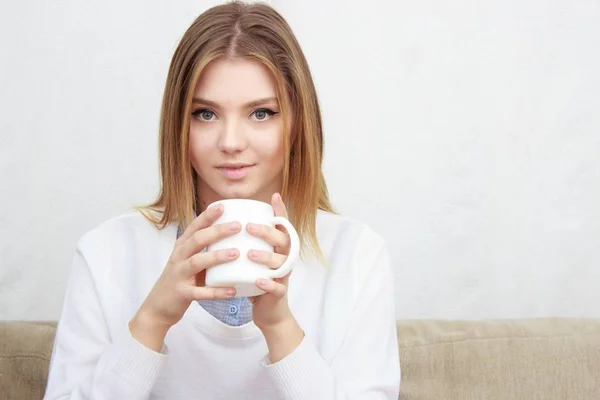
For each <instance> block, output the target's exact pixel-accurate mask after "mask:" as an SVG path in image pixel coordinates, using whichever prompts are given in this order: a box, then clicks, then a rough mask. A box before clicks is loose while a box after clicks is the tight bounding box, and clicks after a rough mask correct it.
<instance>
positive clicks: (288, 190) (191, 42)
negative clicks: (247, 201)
mask: <svg viewBox="0 0 600 400" xmlns="http://www.w3.org/2000/svg"><path fill="white" fill-rule="evenodd" d="M220 57H239V58H248V59H252V60H256V61H259V62H261V63H262V64H264V65H265V66H266V67H267V68H268V69H269V71H270V72H271V74H272V76H273V78H274V80H275V83H276V87H277V97H278V100H279V105H280V107H281V113H282V116H283V121H286V120H288V118H286V116H291V117H292V118H291V120H292V129H291V131H290V130H289V129H288V126H287V125H288V124H284V133H283V134H284V149H285V150H284V154H285V161H284V170H283V182H282V192H281V196H282V198H283V200H284V202H285V203H286V205H287V209H288V214H289V219H290V222H291V223H292V224H293V225H294V227H295V228H296V230H297V231H298V235H299V237H300V241H301V245H302V246H301V248H302V254H305V250H306V249H307V248H309V249H310V250H311V251H312V252H313V253H314V254H315V255H317V256H318V257H319V258H321V259H323V254H322V252H321V249H320V247H319V244H318V241H317V235H316V216H317V210H318V209H321V210H324V211H329V212H334V210H333V208H332V206H331V203H330V201H329V197H328V193H327V186H326V184H325V179H324V177H323V172H322V169H321V162H322V156H323V129H322V123H321V111H320V108H319V104H318V101H317V94H316V90H315V87H314V83H313V80H312V76H311V74H310V70H309V67H308V64H307V62H306V59H305V57H304V54H303V53H302V50H301V49H300V45H299V44H298V42H297V40H296V38H295V36H294V34H293V33H292V30H291V28H290V27H289V25H288V24H287V22H286V21H285V20H284V18H283V17H282V16H281V15H280V14H279V13H278V12H277V11H275V10H274V9H273V8H271V7H270V6H268V5H265V4H261V3H253V4H245V3H242V2H239V1H234V2H231V3H227V4H223V5H219V6H216V7H213V8H211V9H209V10H207V11H206V12H204V13H203V14H201V15H200V16H199V17H198V18H197V19H196V20H195V21H194V22H193V23H192V25H191V26H190V27H189V28H188V29H187V31H186V32H185V34H184V35H183V37H182V39H181V41H180V42H179V45H178V46H177V49H176V50H175V54H174V55H173V58H172V60H171V65H170V67H169V72H168V75H167V80H166V84H165V90H164V95H163V102H162V110H161V116H160V137H159V148H160V174H161V187H160V192H159V194H158V197H157V198H156V200H155V201H154V202H153V203H152V204H150V205H147V206H144V207H138V208H137V209H138V210H139V211H140V212H141V213H142V214H143V215H144V216H145V217H146V218H147V219H148V220H149V221H150V222H152V223H153V224H154V225H156V226H157V228H158V229H164V228H165V227H166V226H167V225H168V224H169V223H171V222H173V221H176V222H178V223H179V224H180V226H182V227H186V226H188V224H189V223H190V222H191V221H192V219H193V216H194V214H196V215H198V214H199V213H200V211H201V210H199V209H198V208H199V202H198V201H197V199H196V195H197V190H196V189H197V186H196V185H197V176H196V173H195V171H194V169H193V166H192V164H191V162H190V157H189V148H188V147H189V123H190V114H191V104H192V97H193V91H194V88H195V86H196V83H197V81H198V79H199V77H200V74H201V73H202V71H203V70H204V68H205V67H206V66H207V65H208V64H209V63H210V62H211V61H213V60H215V59H217V58H220ZM285 99H288V100H289V104H291V109H290V110H288V109H287V108H288V107H287V104H288V103H287V102H286V101H285Z"/></svg>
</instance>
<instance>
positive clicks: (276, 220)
mask: <svg viewBox="0 0 600 400" xmlns="http://www.w3.org/2000/svg"><path fill="white" fill-rule="evenodd" d="M271 224H272V225H274V226H275V225H283V227H284V228H285V229H286V230H287V232H288V235H289V236H290V254H289V255H288V257H287V259H286V260H285V262H284V263H283V265H282V266H281V267H279V268H277V269H271V270H269V273H268V276H269V278H281V277H284V276H286V275H287V274H289V273H290V271H291V270H292V268H293V267H294V262H295V261H296V259H297V258H298V255H299V254H300V239H299V238H298V232H296V229H294V226H293V225H292V223H291V222H290V221H288V220H287V219H286V218H284V217H273V219H271Z"/></svg>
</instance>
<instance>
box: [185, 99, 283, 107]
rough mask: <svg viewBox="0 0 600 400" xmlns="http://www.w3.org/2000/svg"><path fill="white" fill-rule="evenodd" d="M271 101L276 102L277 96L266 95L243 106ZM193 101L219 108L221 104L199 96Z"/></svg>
mask: <svg viewBox="0 0 600 400" xmlns="http://www.w3.org/2000/svg"><path fill="white" fill-rule="evenodd" d="M271 102H276V103H277V97H265V98H263V99H258V100H253V101H250V102H248V103H246V104H244V106H243V107H244V108H252V107H256V106H259V105H261V104H265V103H271ZM192 103H200V104H206V105H207V106H210V107H215V108H219V107H220V106H219V104H218V103H216V102H214V101H211V100H207V99H202V98H199V97H194V98H193V99H192Z"/></svg>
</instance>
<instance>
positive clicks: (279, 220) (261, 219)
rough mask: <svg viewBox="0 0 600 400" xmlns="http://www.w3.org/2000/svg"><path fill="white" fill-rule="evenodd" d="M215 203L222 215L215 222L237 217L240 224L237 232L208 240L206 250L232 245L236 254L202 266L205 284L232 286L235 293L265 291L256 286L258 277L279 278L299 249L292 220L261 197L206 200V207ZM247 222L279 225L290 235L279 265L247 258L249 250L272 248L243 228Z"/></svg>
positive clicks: (289, 265) (269, 249)
mask: <svg viewBox="0 0 600 400" xmlns="http://www.w3.org/2000/svg"><path fill="white" fill-rule="evenodd" d="M218 204H222V205H223V215H221V217H219V219H218V220H217V221H215V224H226V223H228V222H234V221H237V222H239V223H240V224H241V225H242V230H241V232H239V233H237V234H235V235H233V236H230V237H228V238H225V239H222V240H220V241H218V242H216V243H213V244H211V245H210V246H208V247H207V248H206V250H207V251H214V250H222V249H230V248H236V249H238V250H239V252H240V256H239V257H238V258H237V259H236V260H233V261H229V262H227V263H225V264H219V265H216V266H214V267H210V268H208V269H207V270H206V281H205V283H206V286H209V287H235V289H236V297H248V296H258V295H261V294H264V293H265V292H264V291H263V290H261V289H259V288H258V287H257V286H256V280H257V279H259V278H266V279H272V278H281V277H283V276H285V275H287V274H288V273H289V272H290V271H291V270H292V268H293V266H294V262H295V261H296V259H297V258H298V255H299V252H300V240H299V238H298V233H297V232H296V230H295V229H294V227H293V226H292V224H291V223H290V222H289V221H288V220H287V219H286V218H284V217H276V216H275V215H274V213H273V207H271V205H270V204H267V203H263V202H262V201H256V200H247V199H228V200H220V201H216V202H214V203H212V204H210V205H209V206H208V207H207V209H208V208H210V207H214V206H216V205H218ZM248 223H252V224H261V225H272V226H275V225H282V226H283V227H285V229H286V230H287V232H288V234H289V236H290V253H289V255H288V257H287V259H286V260H285V262H284V263H283V265H282V266H281V267H279V268H278V269H271V268H269V267H267V266H266V265H262V264H258V263H256V262H254V261H252V260H250V259H249V258H248V251H249V250H253V249H255V250H262V251H270V252H273V251H274V249H273V246H271V245H270V244H269V243H267V242H266V241H264V240H262V239H260V238H257V237H255V236H252V235H250V234H249V233H248V231H246V225H247V224H248Z"/></svg>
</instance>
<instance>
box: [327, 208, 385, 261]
mask: <svg viewBox="0 0 600 400" xmlns="http://www.w3.org/2000/svg"><path fill="white" fill-rule="evenodd" d="M317 238H318V240H319V246H320V247H321V250H322V251H323V253H324V255H325V256H326V257H327V258H328V259H332V256H334V255H335V254H336V253H340V252H343V253H346V254H348V253H350V254H352V255H353V257H354V258H360V259H361V260H360V261H366V260H365V259H368V258H373V257H375V256H377V255H378V254H379V253H380V252H381V251H382V250H383V249H384V247H385V240H384V238H383V236H381V235H380V234H379V233H377V232H376V231H375V230H373V229H372V228H371V227H370V226H369V225H367V224H365V223H363V222H361V221H358V220H356V219H354V218H351V217H348V216H344V215H339V214H334V213H331V212H327V211H322V210H319V212H318V213H317Z"/></svg>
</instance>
